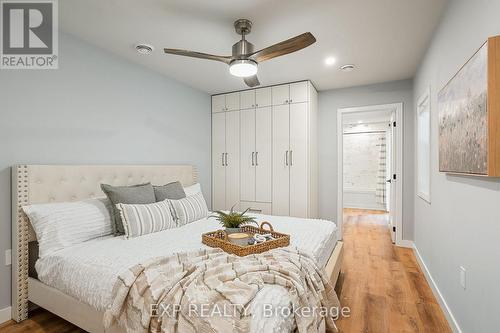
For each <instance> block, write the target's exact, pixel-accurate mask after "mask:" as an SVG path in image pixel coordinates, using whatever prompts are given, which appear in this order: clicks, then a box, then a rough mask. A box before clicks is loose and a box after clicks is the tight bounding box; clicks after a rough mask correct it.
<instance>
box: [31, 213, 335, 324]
mask: <svg viewBox="0 0 500 333" xmlns="http://www.w3.org/2000/svg"><path fill="white" fill-rule="evenodd" d="M254 216H255V217H256V218H257V221H258V222H261V221H269V222H271V224H272V225H273V227H274V229H275V230H277V231H280V232H283V233H287V234H290V236H291V237H290V243H291V244H290V246H293V247H298V248H301V249H303V250H305V251H308V252H309V253H311V254H312V255H313V256H314V258H316V260H317V262H318V264H319V265H320V266H324V265H325V264H326V261H327V260H328V258H329V257H330V255H331V253H332V251H333V249H334V247H335V244H336V242H337V238H336V234H337V232H336V231H337V227H336V225H335V223H333V222H331V221H326V220H312V219H302V218H293V217H284V216H268V215H259V214H255V215H254ZM219 228H220V225H219V224H218V222H217V221H216V220H214V219H207V218H205V219H201V220H198V221H196V222H193V223H189V224H187V225H184V226H182V227H180V228H175V229H169V230H165V231H161V232H158V233H153V234H148V235H144V236H141V237H137V238H132V239H125V238H124V237H103V238H98V239H94V240H90V241H87V242H84V243H80V244H78V245H74V246H71V247H68V248H65V249H62V250H59V251H57V252H55V253H53V254H51V255H50V256H47V257H45V258H43V259H39V260H38V261H37V262H36V265H35V267H36V271H37V273H38V279H39V280H40V281H41V282H43V283H45V284H47V285H49V286H51V287H53V288H56V289H58V290H60V291H62V292H64V293H65V294H68V295H70V296H72V297H74V298H76V299H78V300H79V301H81V302H83V303H86V304H88V305H90V306H92V307H93V308H95V309H97V310H99V311H104V310H105V309H106V308H107V307H108V306H109V305H110V304H111V303H112V299H111V292H112V289H113V285H114V284H115V281H116V279H117V277H118V275H119V274H120V273H122V272H123V271H125V270H126V269H127V268H129V267H131V266H133V265H135V264H137V263H139V262H141V261H144V260H146V259H148V258H152V257H157V256H166V255H170V254H172V253H175V252H181V251H190V250H194V249H199V248H200V247H205V245H203V244H202V243H201V234H203V233H205V232H209V231H212V230H216V229H219ZM259 294H260V295H259V297H257V299H256V300H255V305H254V306H259V304H265V303H268V304H274V305H278V304H281V305H284V306H286V305H287V304H288V303H287V302H288V300H287V293H286V290H284V289H283V288H276V287H274V288H270V287H266V290H265V291H264V292H261V293H259ZM292 324H293V323H290V321H289V320H288V321H287V320H284V319H283V320H281V321H279V322H277V321H276V320H274V321H273V322H271V321H266V320H255V325H253V326H254V327H252V331H255V332H258V331H266V332H268V331H269V332H272V331H274V332H285V331H289V330H290V328H291V325H292ZM266 325H271V326H272V327H266Z"/></svg>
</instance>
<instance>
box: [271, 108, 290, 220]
mask: <svg viewBox="0 0 500 333" xmlns="http://www.w3.org/2000/svg"><path fill="white" fill-rule="evenodd" d="M289 107H290V106H289V105H288V104H285V105H279V106H274V107H273V190H272V192H273V194H272V197H273V200H272V207H273V215H289V214H290V198H289V194H290V169H289V164H290V159H289V148H290V147H289V140H290V137H289V135H290V128H289V126H290V119H289Z"/></svg>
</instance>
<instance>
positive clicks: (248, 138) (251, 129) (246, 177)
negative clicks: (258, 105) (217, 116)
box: [240, 109, 256, 201]
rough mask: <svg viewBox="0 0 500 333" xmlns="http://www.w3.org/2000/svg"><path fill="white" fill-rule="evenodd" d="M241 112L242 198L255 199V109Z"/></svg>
mask: <svg viewBox="0 0 500 333" xmlns="http://www.w3.org/2000/svg"><path fill="white" fill-rule="evenodd" d="M240 112H241V113H240V117H241V133H240V137H241V200H243V201H255V159H256V157H255V151H256V150H255V109H249V110H242V111H240Z"/></svg>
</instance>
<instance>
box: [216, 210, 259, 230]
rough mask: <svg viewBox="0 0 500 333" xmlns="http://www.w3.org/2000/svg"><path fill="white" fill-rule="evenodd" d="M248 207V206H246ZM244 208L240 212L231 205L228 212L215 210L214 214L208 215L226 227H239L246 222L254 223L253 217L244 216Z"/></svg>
mask: <svg viewBox="0 0 500 333" xmlns="http://www.w3.org/2000/svg"><path fill="white" fill-rule="evenodd" d="M248 209H249V208H248ZM248 209H246V210H245V211H244V212H242V213H238V212H235V211H234V206H233V207H231V210H230V211H229V213H224V212H223V211H220V210H217V211H215V212H214V214H215V215H211V216H210V217H213V218H215V219H216V220H217V221H219V223H220V224H221V225H222V226H224V227H226V228H239V227H242V226H244V225H247V224H251V223H255V224H256V225H258V224H257V222H256V221H255V217H251V216H245V213H246V212H247V211H248Z"/></svg>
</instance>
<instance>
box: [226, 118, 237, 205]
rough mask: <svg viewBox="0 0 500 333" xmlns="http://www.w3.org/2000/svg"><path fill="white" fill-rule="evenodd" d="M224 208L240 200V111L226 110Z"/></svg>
mask: <svg viewBox="0 0 500 333" xmlns="http://www.w3.org/2000/svg"><path fill="white" fill-rule="evenodd" d="M225 164H226V209H230V208H231V207H233V206H235V209H238V208H239V201H240V111H232V112H226V157H225Z"/></svg>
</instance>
